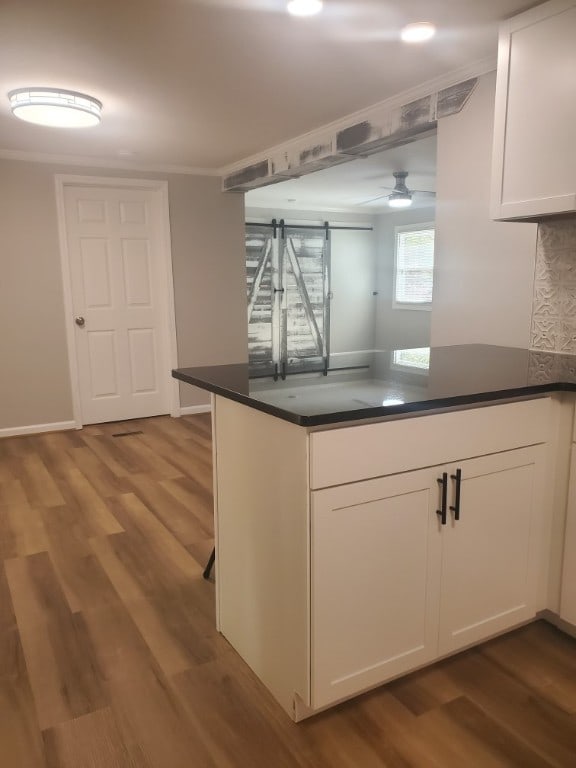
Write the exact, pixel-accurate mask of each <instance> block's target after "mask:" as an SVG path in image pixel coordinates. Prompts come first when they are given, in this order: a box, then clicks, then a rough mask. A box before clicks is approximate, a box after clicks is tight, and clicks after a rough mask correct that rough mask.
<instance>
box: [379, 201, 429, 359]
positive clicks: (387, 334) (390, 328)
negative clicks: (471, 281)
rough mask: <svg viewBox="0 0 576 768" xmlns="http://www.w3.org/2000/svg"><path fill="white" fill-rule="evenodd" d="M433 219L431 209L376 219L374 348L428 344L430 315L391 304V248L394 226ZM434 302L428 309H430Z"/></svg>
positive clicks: (392, 293)
mask: <svg viewBox="0 0 576 768" xmlns="http://www.w3.org/2000/svg"><path fill="white" fill-rule="evenodd" d="M434 219H435V211H434V207H429V208H419V209H417V210H409V211H399V212H397V213H385V214H382V215H381V216H379V217H378V221H377V234H378V260H377V263H378V269H377V283H378V305H377V314H376V346H377V348H378V349H402V348H406V347H427V346H429V345H430V316H431V313H432V311H433V309H432V310H427V309H399V308H395V307H394V306H393V301H394V248H395V239H396V227H399V226H404V225H408V224H424V223H428V222H433V221H434ZM434 299H435V296H434V297H433V300H432V307H433V308H434Z"/></svg>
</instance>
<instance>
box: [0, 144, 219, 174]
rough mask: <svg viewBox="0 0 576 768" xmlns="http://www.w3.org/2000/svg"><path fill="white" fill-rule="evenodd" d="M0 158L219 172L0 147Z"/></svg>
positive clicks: (208, 170)
mask: <svg viewBox="0 0 576 768" xmlns="http://www.w3.org/2000/svg"><path fill="white" fill-rule="evenodd" d="M0 160H19V161H21V162H25V163H46V164H50V165H73V166H83V167H85V168H112V169H115V170H116V169H117V170H123V171H138V172H142V173H164V174H168V173H174V174H183V175H188V176H215V177H219V176H220V172H219V171H218V170H217V169H216V168H195V167H194V166H187V165H162V164H158V165H155V164H154V163H150V164H147V163H131V162H127V161H126V160H113V159H110V160H108V159H104V158H101V157H89V156H87V157H84V156H82V155H53V154H49V153H44V152H25V151H23V150H15V149H0Z"/></svg>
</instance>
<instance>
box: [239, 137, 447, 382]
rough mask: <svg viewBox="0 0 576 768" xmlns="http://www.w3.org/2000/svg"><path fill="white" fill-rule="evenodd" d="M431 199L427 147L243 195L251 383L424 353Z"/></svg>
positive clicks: (431, 148) (429, 143)
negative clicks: (383, 355)
mask: <svg viewBox="0 0 576 768" xmlns="http://www.w3.org/2000/svg"><path fill="white" fill-rule="evenodd" d="M394 174H396V176H395V175H394ZM402 185H403V186H402ZM403 189H405V190H406V192H407V193H408V194H407V195H405V197H406V199H409V203H410V204H409V205H405V207H392V206H391V205H390V199H391V196H392V198H393V197H394V196H395V195H398V193H399V192H402V190H403ZM435 189H436V136H435V135H434V136H428V137H426V138H424V139H421V140H419V141H415V142H411V143H410V144H406V145H403V146H400V147H395V148H392V149H389V150H386V151H385V152H381V153H378V154H374V155H372V156H370V157H367V158H362V159H357V160H353V161H351V162H347V163H344V164H341V165H338V166H333V167H331V168H327V169H325V170H322V171H317V172H316V173H313V174H310V175H308V176H304V177H301V178H299V179H291V180H289V181H286V182H282V183H279V184H275V185H272V186H269V187H263V188H260V189H256V190H253V191H251V192H248V193H247V194H246V222H247V224H248V225H247V228H246V244H247V275H248V285H247V294H248V314H249V345H250V348H249V359H250V364H251V370H252V373H253V375H266V374H269V373H274V372H276V373H280V375H283V374H286V373H290V372H297V371H302V370H320V369H322V368H324V369H325V368H328V369H329V370H334V369H335V368H348V367H354V366H356V365H357V366H362V365H364V364H366V361H367V360H368V358H369V357H370V355H372V354H373V352H374V351H379V350H384V349H398V348H423V347H427V346H429V339H430V310H431V308H432V301H433V275H434V271H433V258H434V221H435ZM400 197H402V195H400Z"/></svg>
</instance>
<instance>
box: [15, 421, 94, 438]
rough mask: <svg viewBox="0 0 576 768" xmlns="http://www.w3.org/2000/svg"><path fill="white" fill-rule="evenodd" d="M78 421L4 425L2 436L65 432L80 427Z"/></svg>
mask: <svg viewBox="0 0 576 768" xmlns="http://www.w3.org/2000/svg"><path fill="white" fill-rule="evenodd" d="M80 427H81V424H80V423H79V422H78V421H54V422H51V423H49V424H27V425H26V426H23V427H4V428H3V429H0V438H3V437H16V436H17V435H37V434H39V433H40V432H63V431H65V430H67V429H80Z"/></svg>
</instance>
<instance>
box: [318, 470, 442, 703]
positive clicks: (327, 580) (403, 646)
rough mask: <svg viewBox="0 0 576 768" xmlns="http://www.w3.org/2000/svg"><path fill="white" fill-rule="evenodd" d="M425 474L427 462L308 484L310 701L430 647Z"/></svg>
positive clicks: (392, 669)
mask: <svg viewBox="0 0 576 768" xmlns="http://www.w3.org/2000/svg"><path fill="white" fill-rule="evenodd" d="M434 477H435V475H434V474H433V473H432V472H431V471H430V470H429V469H428V470H422V471H419V472H407V473H406V474H403V475H395V476H392V477H387V478H382V479H378V480H367V481H365V482H363V483H355V484H352V485H346V486H342V487H339V488H329V489H327V490H323V491H315V492H314V493H313V494H312V496H313V498H312V702H311V703H312V707H323V706H326V705H327V704H330V703H331V702H333V701H338V700H339V699H343V698H345V697H346V696H351V695H353V694H354V693H356V692H358V691H361V690H365V689H366V688H370V687H371V686H374V685H377V684H378V683H380V682H382V681H383V680H387V679H389V678H390V677H393V676H395V675H399V674H401V673H402V672H406V671H408V670H410V669H413V668H414V667H416V666H418V665H422V664H425V663H426V662H428V661H431V660H432V659H434V658H435V657H436V655H437V643H438V599H439V598H438V587H439V582H440V555H441V550H440V545H441V540H440V537H439V535H438V524H437V522H436V513H435V505H436V504H437V496H438V492H437V490H436V480H435V479H434Z"/></svg>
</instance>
